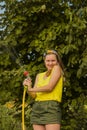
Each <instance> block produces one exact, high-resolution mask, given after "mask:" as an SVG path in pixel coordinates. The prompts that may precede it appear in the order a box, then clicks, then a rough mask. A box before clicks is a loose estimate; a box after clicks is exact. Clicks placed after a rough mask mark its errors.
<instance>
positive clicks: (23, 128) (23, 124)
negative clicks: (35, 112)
mask: <svg viewBox="0 0 87 130" xmlns="http://www.w3.org/2000/svg"><path fill="white" fill-rule="evenodd" d="M26 92H27V86H24V91H23V99H22V130H25V120H24V119H25V118H24V108H25V96H26Z"/></svg>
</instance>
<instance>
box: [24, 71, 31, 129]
mask: <svg viewBox="0 0 87 130" xmlns="http://www.w3.org/2000/svg"><path fill="white" fill-rule="evenodd" d="M23 75H24V76H25V77H27V78H30V76H29V73H28V71H25V72H24V74H23ZM26 92H27V86H24V91H23V99H22V130H25V118H24V108H25V96H26Z"/></svg>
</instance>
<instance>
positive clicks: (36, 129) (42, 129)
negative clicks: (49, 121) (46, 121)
mask: <svg viewBox="0 0 87 130" xmlns="http://www.w3.org/2000/svg"><path fill="white" fill-rule="evenodd" d="M33 129H34V130H46V128H45V125H33Z"/></svg>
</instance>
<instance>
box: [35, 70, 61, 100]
mask: <svg viewBox="0 0 87 130" xmlns="http://www.w3.org/2000/svg"><path fill="white" fill-rule="evenodd" d="M45 73H46V72H43V73H40V74H39V77H38V83H37V87H42V86H45V85H47V84H49V80H50V77H51V74H50V75H49V76H48V77H47V78H46V79H44V75H45ZM62 89H63V76H61V77H60V79H59V80H58V82H57V84H56V86H55V87H54V88H53V90H52V91H51V92H37V93H36V95H37V96H36V98H35V101H47V100H55V101H58V102H61V99H62Z"/></svg>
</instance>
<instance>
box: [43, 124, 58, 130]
mask: <svg viewBox="0 0 87 130" xmlns="http://www.w3.org/2000/svg"><path fill="white" fill-rule="evenodd" d="M45 127H46V130H60V124H48V125H46V126H45Z"/></svg>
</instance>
